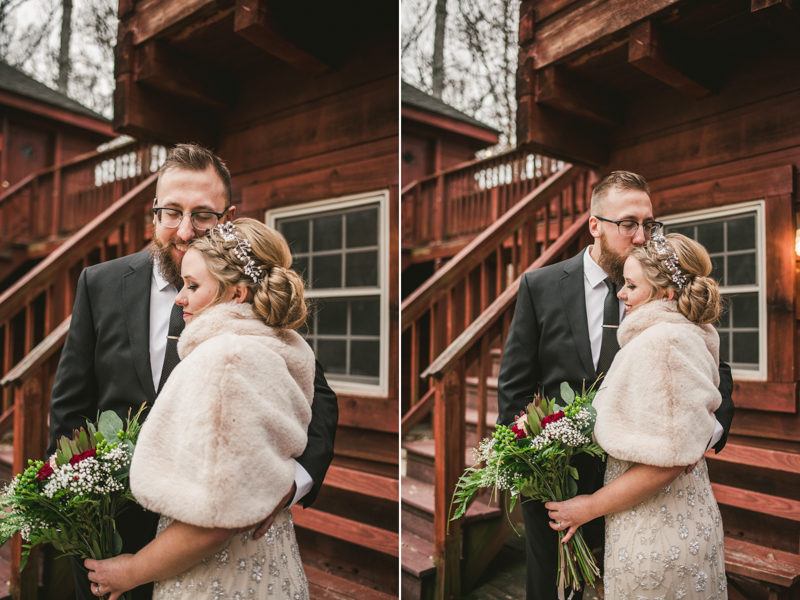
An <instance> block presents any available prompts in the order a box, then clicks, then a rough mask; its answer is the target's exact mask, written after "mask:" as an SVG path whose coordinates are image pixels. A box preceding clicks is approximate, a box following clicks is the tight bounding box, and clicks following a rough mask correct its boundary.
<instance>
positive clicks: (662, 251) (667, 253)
mask: <svg viewBox="0 0 800 600" xmlns="http://www.w3.org/2000/svg"><path fill="white" fill-rule="evenodd" d="M652 239H653V245H654V246H655V248H656V254H657V255H658V256H659V258H661V260H663V261H664V264H665V265H666V267H667V270H668V271H669V272H670V273H672V281H674V282H675V283H676V284H677V286H678V289H679V290H682V289H683V288H684V287H685V286H686V285H687V284H688V283H689V280H688V279H687V278H686V275H684V274H683V273H681V270H680V269H679V268H678V255H677V254H675V252H673V251H672V248H670V247H669V245H667V238H665V237H664V235H663V234H659V235H654V236H653V238H652Z"/></svg>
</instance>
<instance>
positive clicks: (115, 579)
mask: <svg viewBox="0 0 800 600" xmlns="http://www.w3.org/2000/svg"><path fill="white" fill-rule="evenodd" d="M83 565H84V566H85V567H86V568H87V569H89V581H91V582H93V583H92V584H91V587H92V593H93V594H94V595H95V596H105V595H106V594H108V600H117V598H119V597H120V596H121V595H122V594H123V593H124V592H127V591H128V590H132V589H133V588H135V587H136V586H138V585H141V583H142V582H139V581H136V579H135V576H134V574H135V573H136V567H135V559H134V555H133V554H120V555H119V556H115V557H114V558H108V559H106V560H94V559H91V558H87V559H86V560H85V561H83Z"/></svg>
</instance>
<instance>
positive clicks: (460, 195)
mask: <svg viewBox="0 0 800 600" xmlns="http://www.w3.org/2000/svg"><path fill="white" fill-rule="evenodd" d="M563 164H564V163H563V162H561V161H557V160H555V159H552V158H547V157H543V156H540V155H538V154H534V153H532V152H530V151H529V150H524V149H520V148H514V149H512V150H508V151H506V152H503V153H501V154H497V155H496V156H492V157H490V158H486V159H481V160H475V161H471V162H468V163H464V164H462V165H458V166H456V167H452V168H450V169H445V170H443V171H440V172H438V173H436V174H434V175H429V176H427V177H423V178H422V179H419V180H417V181H415V182H413V183H411V184H409V185H408V186H406V188H405V189H403V190H402V193H401V203H402V215H403V218H402V233H401V240H402V244H403V247H406V248H417V247H420V246H425V245H431V244H434V245H436V244H442V243H443V242H447V241H450V240H457V239H459V238H464V237H467V236H471V235H475V234H477V233H480V232H481V231H483V230H484V229H485V228H486V227H488V226H489V225H491V224H492V223H493V222H494V221H496V220H497V219H498V218H500V217H501V216H502V215H503V214H505V212H506V211H508V210H509V209H510V208H511V207H512V206H514V205H515V204H516V203H517V202H518V201H519V200H520V198H522V197H523V196H525V195H527V194H528V193H529V192H530V191H531V190H533V189H534V188H536V187H538V186H539V185H540V184H541V183H542V181H544V180H545V179H547V177H549V176H550V175H551V174H553V173H555V172H556V171H558V170H559V169H561V168H562V167H563Z"/></svg>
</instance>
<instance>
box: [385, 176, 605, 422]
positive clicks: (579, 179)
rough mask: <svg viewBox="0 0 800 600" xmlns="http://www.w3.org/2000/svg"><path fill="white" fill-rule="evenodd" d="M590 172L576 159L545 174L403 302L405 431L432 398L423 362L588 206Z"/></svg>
mask: <svg viewBox="0 0 800 600" xmlns="http://www.w3.org/2000/svg"><path fill="white" fill-rule="evenodd" d="M593 177H594V175H593V174H592V173H591V172H589V171H587V170H585V169H583V168H581V167H575V166H566V167H564V168H563V169H561V170H560V171H558V172H556V173H555V174H554V175H551V176H550V177H548V178H547V179H546V180H545V181H543V182H542V183H540V185H539V186H537V187H536V188H535V189H533V190H532V191H531V192H530V193H528V194H527V195H526V196H525V197H524V198H522V199H520V200H519V201H518V202H517V203H516V204H515V205H514V206H513V207H512V208H511V209H510V210H508V211H507V212H506V213H505V214H504V215H503V216H502V217H500V218H499V219H498V220H496V221H494V222H493V223H492V224H491V225H490V226H489V227H487V228H486V229H485V230H484V231H483V232H482V233H481V234H480V235H478V236H477V237H476V238H475V239H473V240H472V241H471V242H470V243H469V244H468V245H467V246H466V247H464V248H463V249H462V250H461V251H460V252H459V253H458V254H457V255H456V256H454V257H453V258H452V259H451V260H450V261H449V262H448V263H447V264H445V266H444V267H442V268H441V269H439V270H438V271H437V272H436V273H435V274H434V275H433V276H432V277H431V278H430V279H428V281H426V282H425V283H424V284H423V285H422V286H420V287H419V288H418V289H417V290H415V291H414V293H412V294H411V295H410V296H409V297H408V298H406V300H405V301H404V302H403V303H402V307H401V313H400V314H401V322H402V335H403V342H402V343H403V349H404V350H403V365H402V393H403V406H404V408H405V409H406V410H407V411H408V412H407V414H406V416H405V417H404V419H403V432H404V433H406V432H407V430H408V429H409V428H410V427H412V426H413V425H414V424H415V423H417V422H418V421H419V420H420V419H422V418H423V417H424V416H425V415H426V414H427V413H428V412H429V410H430V408H431V407H432V405H433V401H434V390H433V387H432V386H430V384H429V382H427V381H426V380H425V379H424V378H421V377H420V374H421V372H422V369H424V368H425V367H426V366H427V365H429V364H431V363H432V362H433V361H434V359H435V358H436V357H437V356H439V355H440V354H441V353H442V352H443V351H444V349H445V348H446V347H447V346H448V345H449V344H450V343H451V342H453V340H455V339H456V338H457V337H458V335H459V334H460V333H461V332H462V331H464V330H465V329H466V328H467V327H468V326H469V325H470V323H472V322H473V321H474V320H475V318H476V317H477V316H478V315H480V314H482V313H483V312H484V311H485V310H486V309H487V308H488V307H489V305H490V304H491V302H492V301H494V300H495V299H496V298H497V297H499V296H500V295H501V294H502V293H503V290H505V289H506V288H507V285H508V284H509V283H510V282H511V281H514V279H515V278H516V277H518V276H519V275H520V273H522V271H523V270H525V269H527V268H528V267H529V266H530V265H531V263H533V262H534V261H535V260H536V259H537V258H538V257H539V256H540V255H541V254H542V253H543V252H546V251H547V250H548V249H549V248H550V246H551V245H552V244H553V243H554V242H555V241H556V240H558V239H560V237H561V236H562V234H563V233H564V231H566V229H568V228H569V227H570V225H571V224H572V223H574V222H575V220H576V219H578V218H579V215H581V214H582V213H584V212H585V211H586V210H588V208H589V197H590V194H591V185H592V183H593V181H594V179H593ZM480 381H481V380H480V379H479V382H480Z"/></svg>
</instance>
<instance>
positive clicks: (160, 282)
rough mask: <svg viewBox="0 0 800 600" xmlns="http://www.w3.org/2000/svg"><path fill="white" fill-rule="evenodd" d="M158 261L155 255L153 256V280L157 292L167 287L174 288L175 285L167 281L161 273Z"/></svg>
mask: <svg viewBox="0 0 800 600" xmlns="http://www.w3.org/2000/svg"><path fill="white" fill-rule="evenodd" d="M160 266H161V264H160V262H159V260H158V257H157V256H153V281H154V282H155V284H156V287H157V288H158V291H159V292H163V291H164V290H165V289H167V287H172V289H175V286H174V285H172V284H171V283H169V282H168V281H167V280H166V279H164V277H163V276H162V275H161V269H160Z"/></svg>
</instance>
